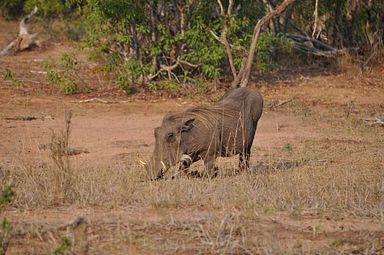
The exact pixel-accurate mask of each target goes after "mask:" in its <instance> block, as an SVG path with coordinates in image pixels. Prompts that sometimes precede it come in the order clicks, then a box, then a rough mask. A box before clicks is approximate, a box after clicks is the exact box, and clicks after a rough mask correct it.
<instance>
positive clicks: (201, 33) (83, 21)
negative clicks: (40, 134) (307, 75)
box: [0, 0, 384, 92]
mask: <svg viewBox="0 0 384 255" xmlns="http://www.w3.org/2000/svg"><path fill="white" fill-rule="evenodd" d="M281 2H282V1H281V0H251V1H249V0H235V1H234V2H232V1H227V0H223V1H219V0H218V1H206V0H181V1H179V0H178V1H176V0H135V1H133V0H3V1H2V3H1V4H0V5H1V6H0V7H1V10H2V15H3V16H4V17H6V18H8V19H11V18H14V19H16V18H19V17H20V16H21V15H23V14H24V13H28V12H29V11H31V10H32V9H33V8H34V6H37V7H38V8H39V13H38V15H39V17H40V19H41V22H42V23H43V24H44V27H45V28H46V29H47V31H48V32H50V33H51V34H53V32H52V31H53V30H54V28H53V25H52V24H53V23H54V21H60V22H61V24H64V26H65V29H64V31H65V33H66V35H67V36H68V38H70V39H73V40H80V41H82V42H83V43H84V46H85V47H87V48H89V49H91V50H92V58H93V59H94V60H97V61H100V62H101V63H103V64H105V66H106V70H109V71H114V72H115V73H116V77H117V78H116V79H117V84H118V86H120V87H122V88H124V89H125V90H126V91H127V92H129V91H130V86H131V84H132V83H138V82H139V83H142V82H143V83H144V82H145V83H146V84H149V88H150V89H156V88H158V87H161V86H162V85H161V84H164V83H161V82H160V83H156V81H161V80H164V79H166V80H173V81H176V82H180V83H181V82H196V81H201V80H202V79H209V80H211V79H225V80H227V81H229V80H231V79H233V77H232V76H231V73H232V74H233V70H239V68H240V66H241V64H242V61H243V59H244V58H245V57H246V56H247V54H248V49H249V45H250V41H251V39H252V34H253V30H254V27H255V25H256V23H257V22H258V20H260V19H261V18H262V17H263V16H264V15H266V14H267V13H268V12H270V11H271V10H272V9H274V8H276V6H278V5H279V4H280V3H281ZM230 3H233V5H232V6H231V4H230ZM221 7H222V8H221ZM228 7H231V11H230V12H223V10H227V8H228ZM228 9H229V8H228ZM383 35H384V2H382V1H372V0H361V1H357V0H336V1H333V0H304V1H295V2H294V3H293V4H292V5H290V6H289V7H288V8H287V9H286V11H285V12H284V13H283V15H281V16H280V17H275V18H273V19H272V21H271V22H269V23H268V25H267V26H265V27H264V28H263V29H262V33H261V34H260V37H259V40H258V44H257V47H256V57H255V61H254V65H253V67H254V68H255V70H257V71H258V72H268V71H271V70H274V69H276V68H278V67H279V66H284V65H287V64H293V63H295V61H296V63H303V61H304V62H305V61H309V60H310V61H312V60H313V59H314V58H313V57H312V56H316V57H315V58H335V57H337V56H340V55H343V54H344V55H345V54H348V55H351V56H353V58H354V59H355V61H358V63H359V64H361V65H362V66H368V65H372V64H375V63H376V62H377V61H378V60H380V58H381V59H382V56H383V53H382V52H383V50H382V49H383ZM224 37H225V38H226V39H227V41H228V43H229V47H230V49H231V51H232V55H233V56H232V57H233V65H230V62H229V61H228V60H229V56H228V52H227V51H226V47H225V43H223V38H224ZM309 56H310V57H309ZM293 60H295V61H293ZM233 76H235V75H233Z"/></svg>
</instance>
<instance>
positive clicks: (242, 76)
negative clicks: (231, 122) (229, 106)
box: [232, 0, 295, 87]
mask: <svg viewBox="0 0 384 255" xmlns="http://www.w3.org/2000/svg"><path fill="white" fill-rule="evenodd" d="M294 1H295V0H285V1H284V2H283V3H282V4H280V5H279V6H278V7H276V9H275V10H273V11H271V12H269V13H267V14H266V15H265V16H264V17H263V18H261V19H260V20H259V21H258V22H257V24H256V26H255V28H254V31H253V36H252V41H251V45H250V48H249V53H248V57H247V60H246V62H245V64H244V65H242V66H241V68H240V71H239V73H238V75H237V77H236V78H235V79H234V80H233V82H232V87H237V86H238V85H239V84H240V85H241V86H242V87H245V86H247V84H248V80H249V75H250V72H251V67H252V63H253V59H254V56H255V52H256V45H257V40H258V39H259V35H260V31H261V28H262V27H263V26H264V25H265V24H267V23H268V22H269V21H270V20H271V19H272V18H273V17H275V16H278V15H280V14H281V13H282V12H283V11H284V10H285V9H287V7H288V6H289V5H290V4H292V3H293V2H294Z"/></svg>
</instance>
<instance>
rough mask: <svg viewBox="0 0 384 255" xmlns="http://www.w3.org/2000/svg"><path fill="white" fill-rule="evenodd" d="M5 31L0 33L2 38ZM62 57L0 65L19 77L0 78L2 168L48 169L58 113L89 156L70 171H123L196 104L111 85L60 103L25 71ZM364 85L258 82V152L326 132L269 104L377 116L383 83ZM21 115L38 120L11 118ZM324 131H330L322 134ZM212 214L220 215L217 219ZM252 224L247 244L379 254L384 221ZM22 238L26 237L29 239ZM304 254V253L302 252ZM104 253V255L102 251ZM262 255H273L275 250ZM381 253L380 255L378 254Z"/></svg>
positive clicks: (316, 79)
mask: <svg viewBox="0 0 384 255" xmlns="http://www.w3.org/2000/svg"><path fill="white" fill-rule="evenodd" d="M16 27H17V26H16ZM12 28H15V26H13V27H12ZM7 31H9V30H7ZM4 33H5V32H4V31H0V35H4ZM10 37H11V36H10V35H9V34H8V35H7V36H5V37H2V39H1V40H0V45H4V44H5V43H6V40H8V39H9V38H10ZM68 49H69V48H68V46H67V45H60V44H56V45H55V44H52V45H50V46H49V47H48V48H47V49H37V50H36V51H27V52H23V53H20V54H19V55H17V56H9V57H4V58H0V74H2V73H3V72H4V71H5V70H6V69H9V70H12V72H14V73H15V74H16V78H17V79H20V80H23V85H15V84H14V83H12V82H11V81H8V80H4V79H3V77H1V78H0V141H1V143H0V155H1V156H0V167H1V168H12V167H14V166H18V165H20V164H23V163H24V162H37V161H38V162H42V163H43V162H46V161H48V160H49V157H48V150H46V149H44V145H46V144H48V143H49V142H50V139H51V134H52V130H54V131H55V132H57V131H58V130H60V129H62V128H63V126H64V112H65V111H72V113H73V119H72V125H71V127H72V132H71V140H70V146H71V147H79V148H85V149H87V150H88V151H89V153H83V154H80V155H77V156H73V160H74V162H75V164H81V165H87V166H90V167H92V166H98V167H100V166H103V165H106V166H107V165H109V164H111V162H114V163H121V164H124V163H126V162H128V161H129V160H131V159H132V158H148V157H149V156H150V153H151V151H152V149H153V145H154V137H153V135H152V134H153V128H154V127H156V126H158V125H159V124H160V122H161V119H162V116H163V115H164V113H166V112H168V111H170V110H171V111H174V110H181V109H184V108H186V107H188V106H192V105H196V104H198V102H196V101H197V100H196V99H195V100H192V99H184V98H183V99H156V100H151V101H146V100H132V99H131V98H126V97H122V96H121V92H119V93H117V95H116V94H114V95H112V96H111V95H110V94H108V93H107V92H108V91H110V90H109V89H111V88H112V87H113V85H109V86H110V87H107V89H106V90H105V91H107V92H105V91H97V92H94V93H93V94H81V95H75V96H62V95H60V94H59V93H58V92H57V91H56V90H54V89H53V88H52V87H51V86H49V84H47V82H46V79H45V77H44V75H41V74H32V73H30V71H31V70H33V71H39V70H40V68H41V61H42V60H41V59H47V58H49V57H57V56H59V54H61V53H62V52H65V51H66V50H68ZM34 63H38V64H34ZM367 77H368V78H367V79H364V78H361V77H360V78H359V77H356V76H349V75H346V74H329V75H328V76H325V75H324V74H316V72H312V73H311V74H310V75H306V76H301V77H300V75H299V74H298V75H296V76H292V77H291V78H288V79H284V80H283V81H274V82H273V83H272V84H268V82H264V83H263V84H262V85H259V86H258V89H259V90H260V91H261V92H262V93H263V94H264V96H265V98H266V107H265V111H264V114H263V117H262V119H261V121H260V125H259V128H258V130H257V136H256V140H255V143H254V144H255V148H262V149H264V150H268V148H272V147H281V146H283V145H285V144H288V143H294V141H295V140H300V139H306V138H324V137H325V136H326V135H325V134H323V128H324V126H313V123H307V122H306V121H305V120H303V119H302V118H301V117H300V116H294V115H293V113H292V111H287V110H284V109H281V110H280V107H279V108H278V110H271V109H269V107H268V106H269V105H271V104H272V103H273V102H275V101H276V100H280V101H278V102H283V101H284V100H288V99H290V98H298V99H300V100H301V99H308V98H311V99H312V101H315V102H317V104H318V105H322V106H324V107H330V108H332V107H346V105H348V104H349V103H351V102H354V103H355V104H357V105H359V107H360V109H362V108H364V109H365V110H364V111H365V112H366V113H367V114H372V115H374V113H380V112H379V111H380V109H381V110H382V109H383V107H384V106H383V104H384V100H383V98H384V84H383V77H380V76H377V75H375V76H374V77H373V78H372V77H371V76H369V75H368V76H367ZM94 96H98V97H99V98H102V99H104V100H109V101H113V103H111V104H104V103H100V102H96V101H93V102H89V103H79V101H80V100H82V99H84V98H92V97H94ZM216 96H217V95H216ZM274 100H275V101H274ZM295 100H296V99H295ZM206 101H208V100H206ZM371 106H373V108H372V110H370V107H371ZM282 108H283V107H282ZM352 110H353V109H352ZM28 116H30V117H31V116H32V117H37V118H38V119H36V120H30V121H25V120H12V118H13V119H14V118H19V117H28ZM324 125H325V124H324ZM327 128H330V127H329V126H327ZM252 157H253V159H252V160H253V162H254V163H255V162H256V161H257V157H258V155H257V154H256V153H253V155H252ZM211 214H213V212H207V211H204V210H197V209H188V208H186V209H183V210H170V211H168V212H166V213H165V212H159V211H154V210H153V209H151V208H119V209H111V210H107V209H97V208H83V209H79V208H73V207H69V208H51V209H38V210H30V211H25V210H19V209H9V210H7V211H5V212H4V213H3V215H2V217H0V218H3V217H4V216H5V217H7V218H8V219H9V220H11V221H12V222H13V223H14V224H19V225H23V224H24V225H25V228H31V227H33V226H37V225H44V226H49V227H50V228H52V229H55V228H60V226H65V225H66V224H68V223H69V222H71V221H72V220H73V219H74V217H76V216H77V215H84V216H87V217H88V220H89V221H91V223H92V224H93V225H95V226H96V225H100V226H102V225H103V224H104V225H108V224H110V223H111V224H112V225H113V226H112V225H111V224H110V225H108V227H107V228H108V230H106V231H115V230H116V228H118V226H116V224H118V222H120V221H124V222H125V223H127V224H128V225H129V223H134V222H137V221H138V219H139V222H140V224H143V225H145V224H144V223H145V222H147V224H148V225H151V224H155V223H159V222H160V221H162V220H164V219H165V218H167V217H168V216H169V215H172V217H174V219H175V220H178V221H182V220H185V219H186V218H188V219H193V220H195V221H198V220H200V219H205V218H207V217H210V215H211ZM215 214H216V215H217V214H218V215H220V212H215ZM255 219H257V220H256V221H255V222H256V225H255V231H254V233H253V234H254V235H255V237H254V238H260V240H263V241H265V242H267V243H268V242H269V243H271V240H268V239H274V238H276V239H278V240H280V241H281V240H285V242H286V243H290V244H289V245H290V246H294V245H301V246H303V247H305V249H304V248H303V250H304V251H305V250H312V251H313V250H316V247H324V245H326V244H329V243H330V242H331V241H332V240H344V241H345V243H346V246H348V248H350V247H351V246H353V245H355V246H358V245H359V244H358V243H357V244H354V243H352V244H351V243H350V242H349V243H348V240H349V239H351V238H356V237H361V239H364V238H365V239H367V238H368V239H369V235H373V237H372V238H381V239H380V240H381V241H382V244H383V246H384V234H383V233H384V230H383V223H382V221H381V223H380V221H378V220H375V219H371V218H362V217H359V218H353V217H350V218H338V219H333V218H332V217H328V216H327V215H324V214H322V215H317V214H311V213H302V214H301V216H300V217H299V218H298V219H292V216H290V215H288V214H287V213H270V214H260V215H258V216H256V218H255ZM255 222H253V224H255ZM109 228H112V230H111V229H109ZM315 228H316V229H318V230H316V229H315ZM100 231H102V230H100ZM116 231H117V230H116ZM48 232H49V231H48ZM93 235H94V236H93V238H95V239H97V238H98V237H97V236H98V235H103V233H102V232H100V233H93ZM365 235H368V236H365ZM22 236H23V237H24V238H25V237H26V235H22ZM56 239H57V237H52V238H51V239H49V240H51V242H52V243H55V242H56V243H57V240H56ZM299 239H300V240H303V241H302V242H301V243H296V244H295V243H294V240H299ZM365 239H364V240H365ZM43 240H46V238H45V237H44V238H41V239H40V240H39V239H38V238H36V237H33V238H31V239H30V240H28V239H17V237H16V241H15V243H13V245H14V247H10V252H9V254H27V253H28V254H38V253H39V252H41V251H42V250H44V247H45V248H46V247H52V243H50V244H46V243H44V241H43ZM287 240H291V241H287ZM351 242H352V241H351ZM311 246H312V247H311ZM42 247H43V248H42ZM116 247H122V244H121V243H119V244H116ZM308 247H311V248H310V249H307V248H308ZM101 250H104V251H105V250H108V249H107V248H105V247H102V249H101ZM348 251H350V250H348V249H347V248H346V252H348ZM131 252H132V250H131ZM137 252H139V253H143V251H135V250H133V253H137ZM260 252H261V253H273V250H262V251H260ZM381 252H383V253H384V250H381ZM120 253H121V252H120ZM120 253H119V254H120ZM144 253H145V252H144Z"/></svg>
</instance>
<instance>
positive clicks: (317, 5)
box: [312, 0, 321, 38]
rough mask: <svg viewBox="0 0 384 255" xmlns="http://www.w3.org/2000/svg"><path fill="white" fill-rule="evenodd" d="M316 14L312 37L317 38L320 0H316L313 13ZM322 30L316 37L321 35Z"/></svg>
mask: <svg viewBox="0 0 384 255" xmlns="http://www.w3.org/2000/svg"><path fill="white" fill-rule="evenodd" d="M313 15H314V16H315V22H314V23H313V31H312V37H313V38H315V34H316V30H317V22H318V19H319V0H316V2H315V11H314V13H313ZM320 32H321V30H320V31H319V34H318V35H317V37H316V38H318V37H319V35H320Z"/></svg>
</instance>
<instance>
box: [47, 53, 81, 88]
mask: <svg viewBox="0 0 384 255" xmlns="http://www.w3.org/2000/svg"><path fill="white" fill-rule="evenodd" d="M77 62H78V61H77V59H76V57H75V55H74V54H73V53H63V54H62V55H61V58H60V61H59V62H58V63H48V64H47V68H48V72H47V73H48V81H49V83H50V84H52V85H53V86H55V87H56V88H58V89H59V90H60V91H61V92H62V93H63V94H64V95H72V94H75V93H77V92H78V83H79V81H80V79H79V77H78V76H77V69H76V67H77Z"/></svg>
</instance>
